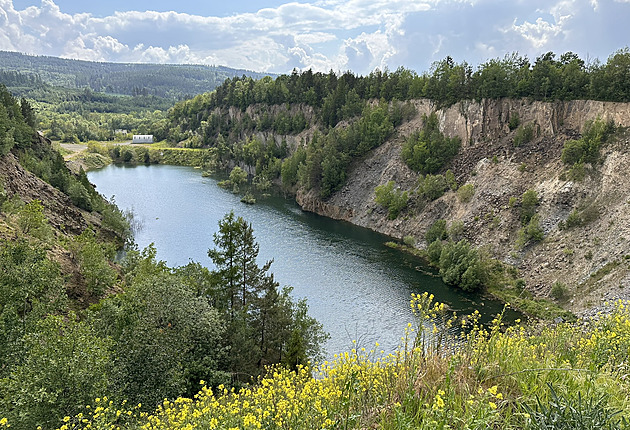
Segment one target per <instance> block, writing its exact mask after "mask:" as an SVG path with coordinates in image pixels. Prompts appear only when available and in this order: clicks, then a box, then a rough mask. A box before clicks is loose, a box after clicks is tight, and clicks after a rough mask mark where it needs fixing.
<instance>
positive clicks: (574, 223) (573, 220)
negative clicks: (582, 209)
mask: <svg viewBox="0 0 630 430" xmlns="http://www.w3.org/2000/svg"><path fill="white" fill-rule="evenodd" d="M565 225H566V227H567V228H573V227H579V226H581V225H582V216H581V215H580V213H579V212H578V210H577V209H573V210H572V211H571V213H570V214H569V216H568V217H567V220H566V222H565Z"/></svg>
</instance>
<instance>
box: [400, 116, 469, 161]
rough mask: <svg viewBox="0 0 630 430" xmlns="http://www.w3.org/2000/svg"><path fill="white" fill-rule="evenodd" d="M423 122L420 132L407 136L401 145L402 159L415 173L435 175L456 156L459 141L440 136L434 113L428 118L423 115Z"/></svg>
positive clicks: (455, 138) (456, 138)
mask: <svg viewBox="0 0 630 430" xmlns="http://www.w3.org/2000/svg"><path fill="white" fill-rule="evenodd" d="M423 120H424V124H423V126H422V130H420V132H418V133H414V134H412V135H411V136H409V138H408V139H407V140H406V141H405V143H404V144H403V147H402V158H403V160H404V161H405V163H407V165H408V166H409V167H410V168H411V169H413V170H415V171H417V172H420V173H435V172H437V171H438V170H440V169H441V168H442V167H443V166H444V165H445V164H446V163H448V162H449V161H451V159H452V158H453V157H455V155H457V152H458V151H459V147H460V144H461V140H460V139H459V137H454V138H447V137H445V136H444V135H443V134H442V132H441V131H440V128H439V123H438V118H437V115H436V114H435V112H433V113H431V115H429V116H428V117H427V116H426V115H425V116H424V117H423Z"/></svg>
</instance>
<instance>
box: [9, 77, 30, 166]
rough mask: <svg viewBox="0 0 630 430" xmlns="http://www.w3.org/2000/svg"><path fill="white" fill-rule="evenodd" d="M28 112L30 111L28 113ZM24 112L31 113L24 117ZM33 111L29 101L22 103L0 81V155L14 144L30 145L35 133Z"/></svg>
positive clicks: (20, 145) (20, 146) (22, 146)
mask: <svg viewBox="0 0 630 430" xmlns="http://www.w3.org/2000/svg"><path fill="white" fill-rule="evenodd" d="M27 112H28V113H27ZM24 113H27V115H29V117H28V118H25V117H24V115H23V114H24ZM30 115H32V111H31V110H30V106H29V105H28V102H26V101H24V102H23V103H22V104H21V105H20V103H19V102H18V101H17V100H16V99H15V98H14V97H13V96H12V95H11V93H10V92H9V91H8V90H7V88H6V87H5V86H4V85H3V84H2V83H0V157H1V156H3V155H5V154H7V153H8V152H9V151H10V150H11V149H12V148H13V147H14V146H16V147H18V148H24V147H26V146H28V145H29V144H30V142H31V139H32V138H33V135H34V133H35V131H34V129H33V127H34V124H31V123H32V117H31V116H30Z"/></svg>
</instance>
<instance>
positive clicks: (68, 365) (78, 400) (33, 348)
mask: <svg viewBox="0 0 630 430" xmlns="http://www.w3.org/2000/svg"><path fill="white" fill-rule="evenodd" d="M23 342H24V344H23V348H24V354H23V355H22V357H21V358H20V360H19V361H18V362H16V363H11V364H12V367H11V369H10V371H9V373H8V375H7V377H5V378H2V379H0V410H2V411H3V414H6V416H7V417H8V419H9V420H10V422H11V423H12V424H13V425H12V428H16V429H24V430H26V429H35V428H38V427H39V426H41V427H42V428H57V427H58V426H61V425H62V424H63V421H62V418H63V417H65V416H70V415H75V414H77V413H79V412H80V411H81V410H82V409H83V407H84V405H89V404H91V403H92V402H93V400H94V399H95V398H97V397H99V396H101V395H102V393H105V392H106V390H107V389H108V387H107V375H108V374H109V369H110V365H111V359H110V355H109V347H110V343H109V341H108V340H107V339H104V338H101V337H99V336H97V335H96V334H95V333H94V331H93V330H92V329H91V328H90V327H89V325H87V324H85V323H83V322H80V321H77V319H76V317H75V316H74V315H72V314H71V315H69V316H68V317H61V316H49V317H47V318H46V319H44V320H41V321H39V322H38V323H37V325H36V327H34V328H33V330H32V331H31V332H30V333H28V334H27V335H26V336H25V337H24V341H23Z"/></svg>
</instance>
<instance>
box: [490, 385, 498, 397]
mask: <svg viewBox="0 0 630 430" xmlns="http://www.w3.org/2000/svg"><path fill="white" fill-rule="evenodd" d="M498 388H499V387H498V386H496V385H494V386H492V387H490V388H488V392H489V393H490V394H492V395H493V396H495V395H496V394H497V389H498Z"/></svg>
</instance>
